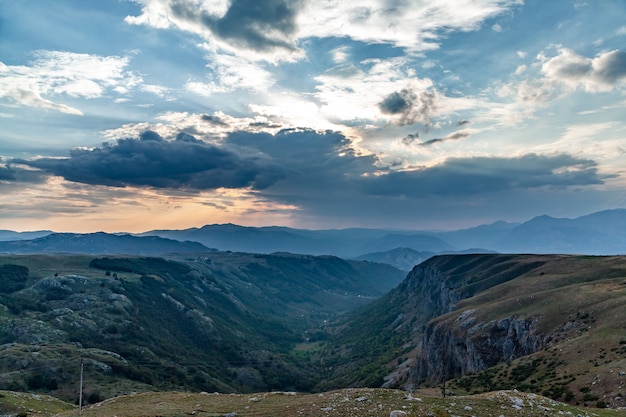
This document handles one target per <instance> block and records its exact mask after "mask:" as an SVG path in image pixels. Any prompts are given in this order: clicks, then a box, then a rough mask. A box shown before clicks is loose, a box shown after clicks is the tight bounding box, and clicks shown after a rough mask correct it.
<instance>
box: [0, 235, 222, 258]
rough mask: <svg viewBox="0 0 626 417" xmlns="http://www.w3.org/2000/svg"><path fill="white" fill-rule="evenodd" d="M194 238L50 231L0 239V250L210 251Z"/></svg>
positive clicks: (73, 251) (62, 251)
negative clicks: (183, 240) (22, 237)
mask: <svg viewBox="0 0 626 417" xmlns="http://www.w3.org/2000/svg"><path fill="white" fill-rule="evenodd" d="M210 251H215V249H210V248H207V247H206V246H204V245H202V244H201V243H198V242H188V241H187V242H180V241H177V240H173V239H167V238H162V237H158V236H144V237H138V236H132V235H129V234H122V235H116V234H110V233H103V232H97V233H86V234H80V233H51V234H48V235H46V236H42V237H38V238H35V239H31V240H15V241H8V242H0V253H15V254H35V253H83V254H103V255H104V254H134V255H162V254H166V253H173V252H210Z"/></svg>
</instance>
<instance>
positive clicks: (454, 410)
mask: <svg viewBox="0 0 626 417" xmlns="http://www.w3.org/2000/svg"><path fill="white" fill-rule="evenodd" d="M0 395H2V397H0V399H1V400H2V404H3V406H4V404H5V403H6V404H7V405H8V399H10V400H11V401H13V402H17V403H20V401H21V403H20V404H22V405H18V406H17V408H13V409H12V410H13V411H12V412H13V413H16V412H20V411H21V412H26V413H27V414H28V415H31V414H36V415H40V416H42V417H47V416H53V415H57V414H58V416H59V417H73V416H77V415H78V410H77V408H76V406H72V405H69V404H67V403H63V402H61V401H58V400H54V399H51V398H49V397H45V396H33V395H30V394H18V393H10V392H6V391H3V392H1V394H0ZM28 410H31V411H28ZM392 410H402V411H404V412H406V413H407V414H408V415H409V416H437V417H451V416H458V417H473V416H475V417H487V416H491V415H512V416H516V417H535V416H536V417H544V416H546V415H582V416H588V415H590V414H591V415H593V416H594V417H616V416H619V415H623V412H619V411H616V410H606V409H590V408H584V407H575V406H570V405H567V404H564V403H560V402H556V401H553V400H550V399H548V398H545V397H542V396H539V395H534V394H524V393H521V392H516V391H498V392H491V393H486V394H480V395H473V396H454V397H447V398H441V397H435V396H430V395H421V394H420V393H419V392H418V393H414V394H413V395H411V394H408V393H407V392H406V391H400V390H387V389H379V388H377V389H366V388H358V389H357V388H355V389H342V390H336V391H330V392H324V393H320V394H297V393H293V392H272V393H269V392H266V393H256V394H217V393H185V392H162V393H153V392H148V393H140V394H134V395H128V396H122V397H116V398H111V399H108V400H105V401H103V402H101V403H97V404H94V405H90V406H87V407H84V408H83V410H82V415H83V416H85V417H96V416H120V417H121V416H124V417H151V416H170V417H183V416H191V415H193V416H202V417H217V416H229V415H230V416H239V417H246V416H250V417H252V416H255V417H260V416H268V417H269V416H272V417H292V416H302V417H309V416H310V417H313V416H325V415H328V416H333V417H360V416H372V417H374V416H381V417H383V416H385V417H386V416H389V414H390V412H391V411H392ZM494 412H495V414H494Z"/></svg>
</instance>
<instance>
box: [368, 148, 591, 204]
mask: <svg viewBox="0 0 626 417" xmlns="http://www.w3.org/2000/svg"><path fill="white" fill-rule="evenodd" d="M596 165H597V164H596V163H595V162H594V161H591V160H588V159H579V158H575V157H573V156H570V155H566V154H562V155H558V156H543V155H535V154H528V155H524V156H522V157H518V158H492V157H475V158H450V159H447V160H446V161H445V162H444V163H442V164H440V165H436V166H433V167H429V168H423V169H418V170H414V171H401V172H392V173H389V174H387V175H381V176H376V177H369V178H365V179H363V181H362V183H361V185H362V187H363V191H364V192H366V193H369V194H373V195H387V196H405V197H414V198H419V197H428V196H434V195H439V196H447V195H449V196H452V195H458V196H463V195H471V194H483V193H492V192H499V191H505V190H509V191H511V190H524V189H533V188H541V187H557V188H563V187H568V186H584V185H592V184H602V182H603V177H601V176H599V175H598V172H597V168H596Z"/></svg>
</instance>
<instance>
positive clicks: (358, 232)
mask: <svg viewBox="0 0 626 417" xmlns="http://www.w3.org/2000/svg"><path fill="white" fill-rule="evenodd" d="M625 230H626V209H616V210H606V211H600V212H596V213H593V214H589V215H586V216H582V217H578V218H575V219H559V218H553V217H550V216H539V217H535V218H533V219H531V220H529V221H527V222H524V223H521V224H517V223H506V222H503V221H498V222H495V223H492V224H489V225H481V226H477V227H473V228H468V229H462V230H455V231H410V230H402V231H399V230H383V229H341V230H305V229H294V228H288V227H277V226H270V227H244V226H238V225H233V224H222V225H206V226H203V227H201V228H190V229H183V230H152V231H148V232H144V233H140V234H136V235H129V234H104V233H90V234H86V235H82V236H84V237H82V238H80V240H78V238H79V237H80V236H81V235H80V234H72V233H61V234H56V233H52V232H46V231H40V232H23V233H17V232H10V231H0V253H40V252H57V253H59V252H62V253H68V252H69V253H94V254H96V253H103V254H107V253H129V254H131V253H132V254H141V255H157V254H162V253H167V252H194V251H203V250H211V249H208V248H214V249H216V250H220V251H234V252H247V253H266V254H267V253H273V252H290V253H300V254H310V255H334V256H339V257H342V258H357V257H358V258H359V259H369V260H376V261H378V260H380V259H381V257H382V258H386V259H387V262H388V263H391V264H392V265H395V266H396V267H402V268H404V269H405V270H407V271H408V270H410V267H411V266H412V265H410V264H411V262H413V264H414V265H415V264H417V263H419V262H421V261H423V260H424V259H427V258H428V257H429V256H432V255H435V254H453V253H486V252H499V253H538V254H539V253H561V254H587V255H618V254H625V253H626V232H625ZM33 236H37V238H35V239H33ZM147 237H151V238H152V239H154V240H152V241H150V240H148V239H146V238H147ZM11 238H12V241H9V240H11ZM133 238H136V239H138V238H144V240H136V241H134V240H133ZM157 238H162V239H163V240H158V239H157ZM165 239H167V240H165ZM2 240H4V242H2ZM20 241H29V242H30V243H26V242H22V243H20ZM71 241H75V242H76V243H75V244H74V243H70V242H71ZM174 241H178V242H183V243H182V244H180V245H179V244H177V243H175V242H174ZM78 242H80V243H78ZM192 242H196V243H195V244H194V243H192ZM202 245H203V246H202ZM399 248H402V249H403V251H401V252H399V251H398V249H399ZM140 250H141V251H142V252H139V251H140ZM388 251H395V254H394V253H389V254H384V252H388ZM411 251H413V252H417V253H412V252H411ZM409 253H411V255H410V257H411V259H414V261H410V260H409V262H408V263H407V259H408V258H407V256H409V255H408V254H409ZM396 256H398V257H399V258H398V259H397V260H396V259H395V258H396Z"/></svg>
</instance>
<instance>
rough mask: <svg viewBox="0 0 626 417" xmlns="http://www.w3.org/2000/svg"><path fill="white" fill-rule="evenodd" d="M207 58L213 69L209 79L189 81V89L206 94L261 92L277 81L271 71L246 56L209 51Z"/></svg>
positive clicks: (187, 85)
mask: <svg viewBox="0 0 626 417" xmlns="http://www.w3.org/2000/svg"><path fill="white" fill-rule="evenodd" d="M206 60H207V61H208V64H207V67H208V68H209V69H210V70H211V73H210V74H209V76H208V78H209V81H208V82H199V81H188V82H187V83H186V84H185V88H186V89H187V90H188V91H192V92H194V93H196V94H200V95H204V96H210V95H212V94H215V93H226V92H230V91H234V90H251V91H254V92H261V91H267V90H268V89H269V88H270V87H272V86H273V85H274V83H275V80H274V76H273V75H272V74H271V73H270V72H269V71H267V70H265V69H264V68H262V67H261V66H260V65H258V64H256V63H254V62H250V61H248V60H246V59H244V58H241V57H237V56H233V55H224V54H216V53H214V52H209V55H207V57H206Z"/></svg>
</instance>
